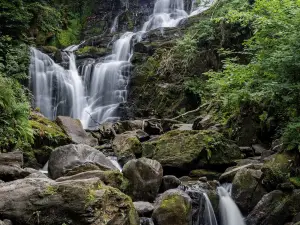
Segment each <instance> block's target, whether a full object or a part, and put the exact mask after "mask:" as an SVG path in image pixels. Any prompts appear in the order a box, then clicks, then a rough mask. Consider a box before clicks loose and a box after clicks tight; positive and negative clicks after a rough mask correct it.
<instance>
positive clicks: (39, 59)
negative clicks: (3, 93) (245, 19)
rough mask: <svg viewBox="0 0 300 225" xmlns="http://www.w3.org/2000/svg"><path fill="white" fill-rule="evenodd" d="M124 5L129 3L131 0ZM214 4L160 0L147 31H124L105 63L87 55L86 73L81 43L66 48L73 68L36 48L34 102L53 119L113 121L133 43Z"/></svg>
mask: <svg viewBox="0 0 300 225" xmlns="http://www.w3.org/2000/svg"><path fill="white" fill-rule="evenodd" d="M124 4H125V5H126V6H127V5H128V1H124ZM212 4H213V0H205V2H203V3H200V4H199V3H198V1H197V2H196V1H195V0H193V4H192V5H193V8H192V11H191V13H190V14H188V13H187V12H186V11H185V10H184V1H183V0H157V1H156V2H155V6H154V9H153V14H152V15H151V16H150V17H149V19H148V21H146V22H145V23H144V25H143V27H142V29H141V31H140V32H137V33H132V32H126V33H125V34H123V35H122V36H121V37H120V38H119V39H118V40H116V41H115V42H114V43H113V50H112V54H111V55H108V56H106V57H105V59H104V60H102V61H101V62H99V61H97V60H95V61H93V60H87V62H85V63H84V65H83V67H82V69H81V76H80V75H79V72H78V69H77V67H76V59H75V54H74V51H76V50H77V49H78V48H79V46H80V45H72V46H70V47H68V48H66V49H64V52H65V54H66V55H67V58H68V60H69V69H68V70H65V69H64V68H63V67H61V66H59V65H58V64H56V63H55V62H54V61H53V60H52V59H51V58H50V57H49V56H47V55H46V54H44V53H42V52H40V51H38V50H37V49H34V48H31V64H30V88H31V90H32V93H33V95H34V101H35V104H34V106H35V107H38V108H39V109H40V111H41V112H42V113H43V114H44V115H45V116H46V117H48V118H50V119H55V118H56V116H58V115H64V116H71V117H73V118H76V119H80V120H81V122H82V124H83V127H84V128H86V129H87V128H89V129H93V128H95V127H97V126H98V125H99V124H100V123H103V122H105V121H108V120H117V119H118V118H119V115H118V112H117V109H118V107H119V105H120V103H122V102H126V100H127V85H128V82H129V78H130V67H131V63H130V59H131V56H132V46H133V43H134V42H137V41H140V40H141V39H142V35H143V34H144V33H145V32H148V31H150V30H153V29H157V28H165V27H176V26H177V25H178V24H179V22H180V21H181V20H183V19H185V18H187V17H189V16H192V15H196V14H198V13H201V12H203V11H204V10H206V9H208V8H209V7H210V6H211V5H212ZM118 19H119V16H117V17H116V18H115V21H114V22H113V25H112V28H111V32H115V30H116V29H117V26H118ZM81 44H82V43H81Z"/></svg>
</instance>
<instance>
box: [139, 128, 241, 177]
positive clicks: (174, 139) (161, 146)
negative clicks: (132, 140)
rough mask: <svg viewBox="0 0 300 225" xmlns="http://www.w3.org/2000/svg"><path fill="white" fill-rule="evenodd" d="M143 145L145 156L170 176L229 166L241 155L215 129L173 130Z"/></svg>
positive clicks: (233, 145)
mask: <svg viewBox="0 0 300 225" xmlns="http://www.w3.org/2000/svg"><path fill="white" fill-rule="evenodd" d="M142 145H143V156H144V157H147V158H152V159H155V160H157V161H159V162H160V163H161V164H162V166H163V167H164V170H165V173H166V174H173V175H177V173H178V174H182V173H184V172H187V171H190V170H192V169H195V168H205V167H214V168H224V167H228V166H230V165H235V162H234V161H235V160H236V159H239V158H240V157H241V153H240V150H239V148H238V147H237V146H236V145H235V144H233V143H232V142H231V141H229V140H227V139H226V138H224V137H223V135H221V134H220V133H218V132H215V131H178V130H174V131H170V132H167V133H166V134H163V135H162V136H160V137H159V138H158V139H156V140H153V141H149V142H145V143H143V144H142ZM208 155H209V156H210V157H208Z"/></svg>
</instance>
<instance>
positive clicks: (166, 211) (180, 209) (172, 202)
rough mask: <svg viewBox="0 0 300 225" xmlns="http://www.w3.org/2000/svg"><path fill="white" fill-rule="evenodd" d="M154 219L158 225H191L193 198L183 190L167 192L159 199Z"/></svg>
mask: <svg viewBox="0 0 300 225" xmlns="http://www.w3.org/2000/svg"><path fill="white" fill-rule="evenodd" d="M152 219H153V221H154V224H156V225H190V224H191V222H192V201H191V198H190V197H189V196H188V195H187V194H186V193H184V192H183V191H181V190H177V189H172V190H168V191H166V192H165V193H163V194H162V195H161V196H160V197H159V198H158V199H157V201H156V203H155V208H154V212H153V214H152Z"/></svg>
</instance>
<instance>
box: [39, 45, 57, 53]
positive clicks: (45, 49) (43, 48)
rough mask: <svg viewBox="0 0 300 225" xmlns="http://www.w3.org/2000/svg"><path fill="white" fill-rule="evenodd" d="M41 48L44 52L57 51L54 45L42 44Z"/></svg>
mask: <svg viewBox="0 0 300 225" xmlns="http://www.w3.org/2000/svg"><path fill="white" fill-rule="evenodd" d="M42 50H43V51H44V52H45V53H56V52H57V51H59V50H58V49H57V47H55V46H42Z"/></svg>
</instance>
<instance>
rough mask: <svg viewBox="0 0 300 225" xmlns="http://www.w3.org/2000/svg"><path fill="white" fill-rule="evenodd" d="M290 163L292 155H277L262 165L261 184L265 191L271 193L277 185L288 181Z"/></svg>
mask: <svg viewBox="0 0 300 225" xmlns="http://www.w3.org/2000/svg"><path fill="white" fill-rule="evenodd" d="M292 161H294V156H293V155H289V154H287V153H277V154H275V155H272V156H271V158H270V160H269V161H267V162H266V163H264V165H263V167H262V169H261V170H262V172H263V180H262V184H263V185H264V187H265V188H266V189H267V191H272V190H274V189H276V187H277V184H280V183H285V182H287V181H288V178H289V173H290V168H291V166H292V164H291V162H292Z"/></svg>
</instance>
